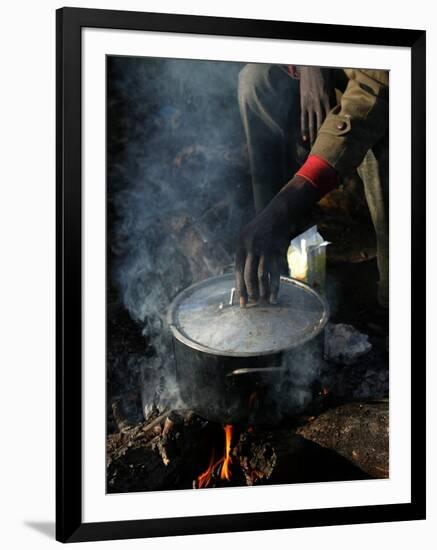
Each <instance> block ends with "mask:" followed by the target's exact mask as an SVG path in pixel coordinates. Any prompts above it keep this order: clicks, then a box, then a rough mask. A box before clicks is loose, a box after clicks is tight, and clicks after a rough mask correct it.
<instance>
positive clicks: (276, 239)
mask: <svg viewBox="0 0 437 550" xmlns="http://www.w3.org/2000/svg"><path fill="white" fill-rule="evenodd" d="M319 198H320V194H319V191H318V190H317V189H316V188H315V187H314V186H313V185H312V184H311V183H309V182H308V181H307V180H305V179H304V178H301V177H299V176H295V177H294V178H293V179H292V180H291V181H290V182H289V183H287V185H285V187H283V188H282V189H281V191H280V192H279V193H278V194H277V195H276V196H275V197H274V198H273V200H272V201H271V202H270V204H269V205H268V206H267V207H266V208H265V209H264V210H263V211H262V212H260V213H259V214H258V215H257V216H256V217H255V218H254V219H253V220H252V221H251V222H250V223H249V224H248V225H246V227H245V228H244V229H243V231H242V232H241V234H240V236H239V239H238V243H237V253H236V258H235V273H236V288H237V292H238V294H239V297H240V305H241V306H243V307H244V306H245V305H246V303H247V300H248V299H250V300H253V301H256V300H258V299H259V300H260V301H263V302H269V301H270V302H271V303H274V302H275V301H276V298H277V295H278V291H279V280H280V275H281V271H282V269H281V268H282V266H283V265H284V263H285V260H286V253H287V248H288V245H289V242H290V239H291V238H292V237H293V236H295V234H296V232H297V231H298V229H299V225H300V222H301V221H302V219H303V218H304V217H305V215H306V214H307V213H308V212H309V210H311V207H312V206H313V205H314V203H315V202H317V201H318V200H319Z"/></svg>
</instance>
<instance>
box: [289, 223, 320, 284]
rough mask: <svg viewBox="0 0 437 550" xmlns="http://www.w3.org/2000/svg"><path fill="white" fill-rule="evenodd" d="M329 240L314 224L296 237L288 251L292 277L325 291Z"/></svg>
mask: <svg viewBox="0 0 437 550" xmlns="http://www.w3.org/2000/svg"><path fill="white" fill-rule="evenodd" d="M328 244H329V242H328V241H325V239H324V238H323V237H322V236H321V235H320V233H319V232H318V231H317V226H316V225H313V227H310V228H309V229H307V230H306V231H305V232H304V233H302V234H301V235H298V236H297V237H295V238H294V239H293V240H292V241H291V242H290V246H289V248H288V252H287V261H288V269H289V271H290V277H292V278H293V279H297V280H299V281H302V282H304V283H307V284H308V285H310V286H311V287H313V288H314V289H316V290H320V291H323V290H324V288H325V277H326V246H327V245H328Z"/></svg>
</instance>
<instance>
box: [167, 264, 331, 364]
mask: <svg viewBox="0 0 437 550" xmlns="http://www.w3.org/2000/svg"><path fill="white" fill-rule="evenodd" d="M234 286H235V276H234V275H233V274H232V273H231V274H227V275H223V276H220V277H212V278H210V279H206V280H204V281H201V282H199V283H196V284H194V285H192V286H190V287H188V288H187V289H185V290H184V291H183V292H181V293H180V294H179V295H178V296H177V297H176V298H175V299H174V301H173V302H172V304H171V305H170V309H169V312H168V322H169V324H170V327H171V329H172V332H173V335H174V336H175V338H177V339H178V340H180V341H181V342H183V343H184V344H186V345H187V346H189V347H192V348H194V349H197V350H199V351H203V352H206V353H210V354H213V355H224V356H231V357H248V356H257V355H268V354H274V353H279V352H281V351H285V350H288V349H291V348H294V347H296V346H299V345H301V344H303V343H305V342H307V341H308V340H310V339H312V338H314V337H315V336H316V335H317V334H319V333H320V332H321V331H322V330H323V328H324V326H325V324H326V322H327V320H328V306H327V303H326V301H325V300H324V298H322V297H321V296H320V295H319V294H318V293H317V292H315V291H314V290H313V289H312V288H310V287H309V286H307V285H305V284H303V283H301V282H299V281H296V280H294V279H289V278H286V277H281V285H280V290H279V294H278V301H277V304H274V305H273V304H267V305H258V304H256V305H248V306H247V307H245V308H240V306H239V304H237V303H233V304H232V305H231V304H230V302H231V295H233V292H232V290H233V287H234ZM233 301H234V302H237V300H233Z"/></svg>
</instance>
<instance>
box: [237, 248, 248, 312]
mask: <svg viewBox="0 0 437 550" xmlns="http://www.w3.org/2000/svg"><path fill="white" fill-rule="evenodd" d="M245 263H246V251H245V250H244V248H240V249H239V250H238V251H237V254H236V256H235V288H236V290H237V294H238V296H239V298H240V306H241V307H245V305H246V303H247V290H246V285H245V283H244V264H245Z"/></svg>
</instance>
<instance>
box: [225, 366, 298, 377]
mask: <svg viewBox="0 0 437 550" xmlns="http://www.w3.org/2000/svg"><path fill="white" fill-rule="evenodd" d="M286 370H287V369H286V367H245V368H241V369H236V370H233V371H232V372H229V373H228V374H227V375H226V376H240V375H241V374H254V373H256V372H261V373H263V372H266V373H267V372H285V371H286Z"/></svg>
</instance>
